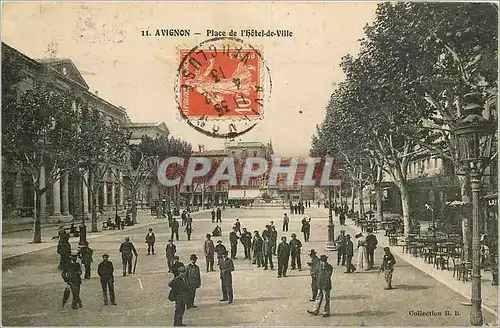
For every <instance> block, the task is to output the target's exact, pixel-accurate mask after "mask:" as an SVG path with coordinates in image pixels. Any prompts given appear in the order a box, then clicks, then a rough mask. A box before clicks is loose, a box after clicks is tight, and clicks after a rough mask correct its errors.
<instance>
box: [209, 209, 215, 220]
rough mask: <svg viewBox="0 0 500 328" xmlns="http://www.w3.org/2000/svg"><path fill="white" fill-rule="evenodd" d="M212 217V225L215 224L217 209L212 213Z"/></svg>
mask: <svg viewBox="0 0 500 328" xmlns="http://www.w3.org/2000/svg"><path fill="white" fill-rule="evenodd" d="M210 214H211V215H212V223H215V209H212V212H210Z"/></svg>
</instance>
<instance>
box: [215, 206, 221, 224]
mask: <svg viewBox="0 0 500 328" xmlns="http://www.w3.org/2000/svg"><path fill="white" fill-rule="evenodd" d="M216 222H222V211H221V209H220V207H217V221H216Z"/></svg>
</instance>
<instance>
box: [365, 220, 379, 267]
mask: <svg viewBox="0 0 500 328" xmlns="http://www.w3.org/2000/svg"><path fill="white" fill-rule="evenodd" d="M366 231H367V232H368V236H366V255H367V258H368V269H370V270H371V269H373V265H374V263H375V259H374V257H375V249H376V248H377V245H378V240H377V236H375V235H374V234H373V233H372V232H373V229H372V228H368V229H366Z"/></svg>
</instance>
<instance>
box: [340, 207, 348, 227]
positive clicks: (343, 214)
mask: <svg viewBox="0 0 500 328" xmlns="http://www.w3.org/2000/svg"><path fill="white" fill-rule="evenodd" d="M345 219H346V216H345V212H344V211H340V217H339V221H340V225H341V226H345Z"/></svg>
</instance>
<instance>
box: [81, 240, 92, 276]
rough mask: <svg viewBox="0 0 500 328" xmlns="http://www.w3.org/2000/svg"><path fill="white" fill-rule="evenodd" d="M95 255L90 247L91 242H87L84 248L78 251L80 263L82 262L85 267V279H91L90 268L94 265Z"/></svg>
mask: <svg viewBox="0 0 500 328" xmlns="http://www.w3.org/2000/svg"><path fill="white" fill-rule="evenodd" d="M93 254H94V251H93V250H92V248H90V247H89V242H88V241H85V244H84V246H83V247H81V248H80V250H79V251H78V258H80V261H81V262H82V264H83V266H84V267H85V276H84V278H85V279H90V273H91V271H92V270H91V268H90V266H91V265H92V255H93Z"/></svg>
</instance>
